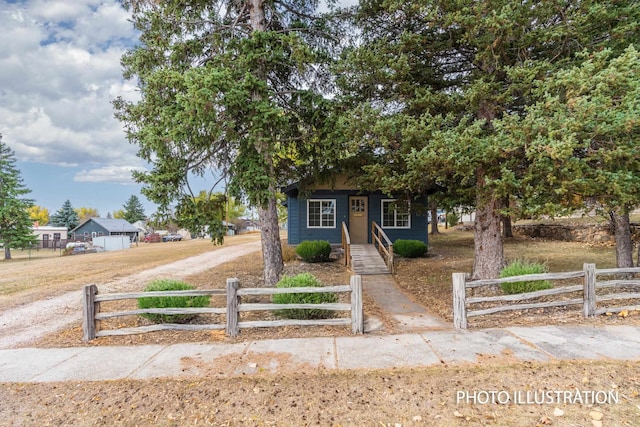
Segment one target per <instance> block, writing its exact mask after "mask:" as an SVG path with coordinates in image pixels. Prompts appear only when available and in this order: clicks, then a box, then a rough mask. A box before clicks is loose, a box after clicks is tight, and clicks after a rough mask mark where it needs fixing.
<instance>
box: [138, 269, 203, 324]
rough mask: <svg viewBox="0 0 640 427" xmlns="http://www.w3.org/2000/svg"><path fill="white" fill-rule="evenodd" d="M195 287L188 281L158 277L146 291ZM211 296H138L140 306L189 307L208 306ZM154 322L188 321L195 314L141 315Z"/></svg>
mask: <svg viewBox="0 0 640 427" xmlns="http://www.w3.org/2000/svg"><path fill="white" fill-rule="evenodd" d="M191 289H195V288H194V287H193V286H191V285H189V284H188V283H184V282H180V281H178V280H168V279H158V280H154V281H152V282H151V283H149V285H147V287H146V288H144V292H155V291H186V290H191ZM208 306H209V296H207V295H203V296H185V297H142V298H138V308H140V309H145V308H188V307H208ZM141 316H142V317H145V318H147V319H149V320H151V321H152V322H154V323H186V322H188V321H190V320H192V319H193V318H194V317H195V315H193V314H154V313H145V314H142V315H141Z"/></svg>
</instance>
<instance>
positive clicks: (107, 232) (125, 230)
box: [69, 218, 140, 242]
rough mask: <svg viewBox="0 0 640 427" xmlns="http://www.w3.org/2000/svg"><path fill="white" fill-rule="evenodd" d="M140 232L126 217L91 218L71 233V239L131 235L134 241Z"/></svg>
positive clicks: (130, 237)
mask: <svg viewBox="0 0 640 427" xmlns="http://www.w3.org/2000/svg"><path fill="white" fill-rule="evenodd" d="M139 232H140V230H138V228H137V227H136V226H134V225H132V224H131V223H130V222H129V221H126V220H124V219H115V218H89V219H88V220H86V221H84V222H83V223H82V224H80V225H78V226H77V227H76V228H74V229H73V230H71V231H70V232H69V234H70V236H71V239H73V240H78V241H87V240H91V239H92V238H93V237H100V236H129V239H130V240H131V241H132V242H133V241H135V240H136V239H137V238H138V233H139Z"/></svg>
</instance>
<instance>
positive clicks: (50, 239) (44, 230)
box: [32, 222, 67, 249]
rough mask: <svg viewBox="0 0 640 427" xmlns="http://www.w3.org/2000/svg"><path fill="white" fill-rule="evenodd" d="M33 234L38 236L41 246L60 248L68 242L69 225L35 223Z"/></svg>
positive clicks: (38, 243)
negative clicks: (55, 225)
mask: <svg viewBox="0 0 640 427" xmlns="http://www.w3.org/2000/svg"><path fill="white" fill-rule="evenodd" d="M32 229H33V234H34V235H35V236H36V237H37V238H38V242H37V245H38V247H39V248H45V249H46V248H50V249H60V248H64V247H65V245H66V244H67V227H53V226H50V225H40V224H38V223H37V222H35V223H34V224H33V227H32Z"/></svg>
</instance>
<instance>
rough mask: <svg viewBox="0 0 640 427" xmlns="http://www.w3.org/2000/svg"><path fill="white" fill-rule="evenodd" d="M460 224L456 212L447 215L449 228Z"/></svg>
mask: <svg viewBox="0 0 640 427" xmlns="http://www.w3.org/2000/svg"><path fill="white" fill-rule="evenodd" d="M459 222H460V215H458V213H457V212H455V211H454V212H449V213H447V225H448V226H449V227H455V226H456V225H458V223H459Z"/></svg>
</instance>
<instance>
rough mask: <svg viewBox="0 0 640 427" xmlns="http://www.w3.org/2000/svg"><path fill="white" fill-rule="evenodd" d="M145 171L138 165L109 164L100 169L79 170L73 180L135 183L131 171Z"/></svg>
mask: <svg viewBox="0 0 640 427" xmlns="http://www.w3.org/2000/svg"><path fill="white" fill-rule="evenodd" d="M134 170H140V171H143V170H144V169H143V168H140V167H137V166H107V167H103V168H99V169H91V170H87V169H83V170H82V171H80V172H78V173H77V174H76V175H75V176H74V177H73V180H74V181H76V182H116V183H119V184H133V183H134V181H133V179H132V178H131V172H132V171H134Z"/></svg>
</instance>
